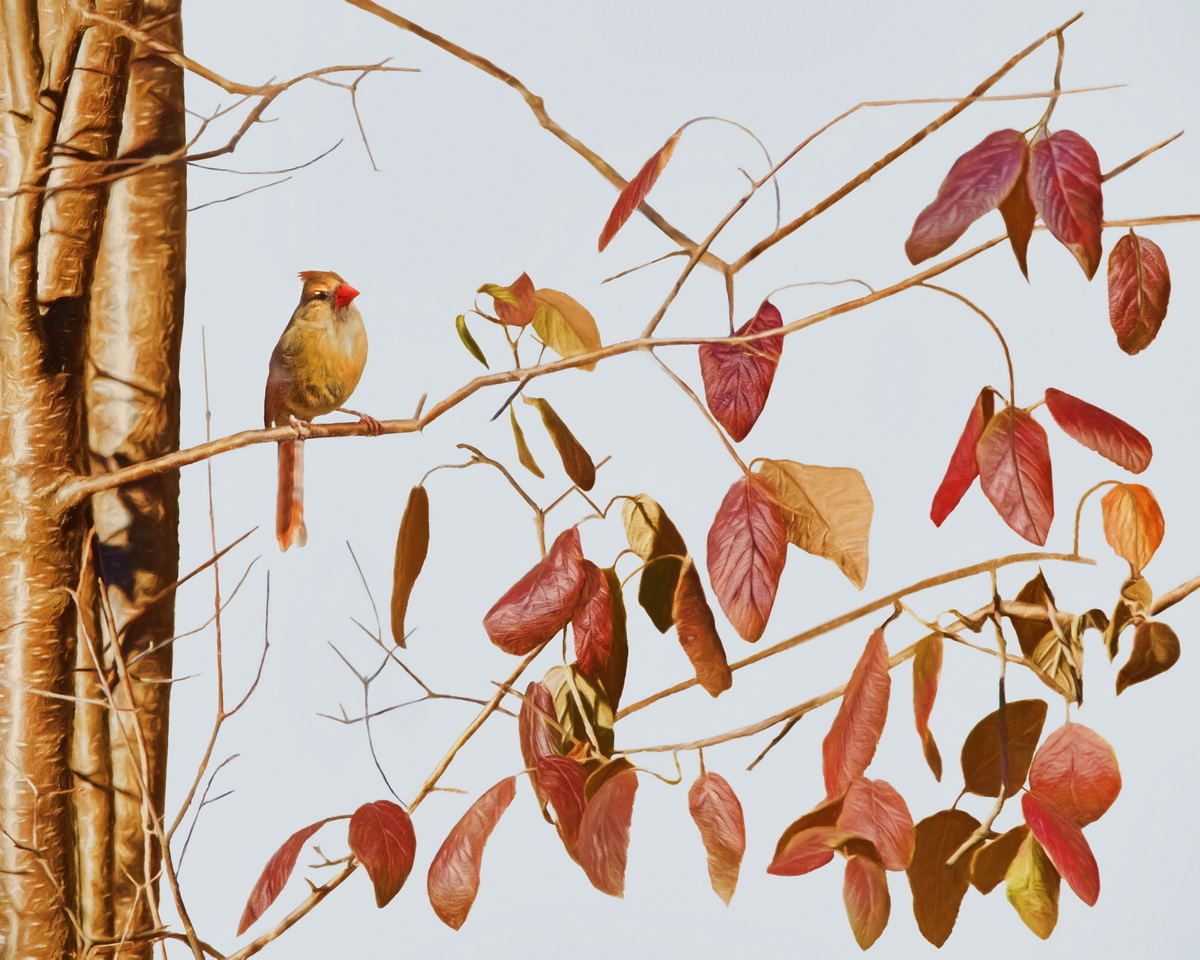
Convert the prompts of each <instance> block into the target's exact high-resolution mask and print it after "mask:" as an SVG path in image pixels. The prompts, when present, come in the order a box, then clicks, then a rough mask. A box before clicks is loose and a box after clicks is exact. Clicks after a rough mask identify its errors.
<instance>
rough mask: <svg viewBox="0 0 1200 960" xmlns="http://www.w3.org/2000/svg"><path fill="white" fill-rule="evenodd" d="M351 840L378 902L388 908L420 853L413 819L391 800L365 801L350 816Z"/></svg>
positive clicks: (354, 851) (351, 847) (376, 902)
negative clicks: (418, 852) (373, 887)
mask: <svg viewBox="0 0 1200 960" xmlns="http://www.w3.org/2000/svg"><path fill="white" fill-rule="evenodd" d="M348 840H349V843H350V850H351V852H352V853H353V854H354V856H356V857H357V858H358V861H359V863H361V864H362V865H363V868H364V869H365V870H366V871H367V876H369V877H370V878H371V883H372V884H374V886H375V905H376V906H379V907H386V906H387V905H388V904H389V903H390V902H391V901H392V898H393V897H394V896H396V894H398V893H399V892H400V888H401V887H402V886H404V881H405V880H407V879H408V875H409V873H410V872H411V871H412V866H413V858H414V857H415V856H416V853H417V835H416V833H414V832H413V826H412V820H410V819H409V817H408V813H407V812H405V810H404V808H403V807H402V806H400V805H399V804H396V803H392V801H391V800H376V801H375V802H374V803H364V804H363V805H362V806H361V807H359V808H358V809H357V810H355V811H354V816H352V817H351V818H350V831H349V837H348Z"/></svg>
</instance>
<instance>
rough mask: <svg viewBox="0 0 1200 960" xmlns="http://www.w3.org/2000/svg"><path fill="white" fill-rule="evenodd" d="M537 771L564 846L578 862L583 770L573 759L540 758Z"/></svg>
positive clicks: (582, 808)
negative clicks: (577, 846)
mask: <svg viewBox="0 0 1200 960" xmlns="http://www.w3.org/2000/svg"><path fill="white" fill-rule="evenodd" d="M535 769H536V771H537V782H538V787H539V789H540V790H542V791H543V792H544V793H545V796H546V799H547V800H549V801H550V806H551V807H553V808H554V815H555V818H556V819H555V821H554V825H555V827H556V828H557V829H558V835H559V837H560V838H561V839H562V842H563V846H564V847H566V848H567V853H569V854H570V855H571V856H572V857H574V858H575V859H577V860H578V859H579V854H578V852H577V850H576V842H577V841H578V839H579V831H580V825H581V824H582V822H583V816H584V799H583V785H584V775H583V768H582V767H580V766H579V764H578V763H576V762H575V761H574V760H572V759H571V758H570V757H559V756H543V757H538V758H537V761H536V764H535Z"/></svg>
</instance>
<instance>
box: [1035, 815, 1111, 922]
mask: <svg viewBox="0 0 1200 960" xmlns="http://www.w3.org/2000/svg"><path fill="white" fill-rule="evenodd" d="M1021 810H1022V811H1023V812H1024V814H1025V822H1026V823H1027V824H1029V829H1030V831H1032V833H1033V835H1034V837H1036V838H1037V842H1038V843H1040V844H1041V845H1042V849H1044V850H1045V851H1046V855H1047V856H1048V857H1049V858H1050V862H1051V863H1053V864H1054V867H1055V869H1056V870H1058V872H1059V873H1060V874H1062V877H1063V879H1064V880H1066V881H1067V883H1069V884H1070V885H1071V889H1072V890H1074V891H1075V896H1077V897H1079V899H1080V900H1082V901H1083V902H1084V903H1086V904H1087V905H1088V906H1089V907H1093V906H1095V905H1096V900H1097V898H1098V897H1099V896H1100V868H1099V867H1098V866H1096V858H1095V857H1094V856H1092V848H1091V847H1089V846H1088V842H1087V840H1085V839H1084V837H1083V831H1082V830H1080V829H1079V827H1078V826H1077V825H1076V824H1075V823H1074V822H1073V821H1072V820H1071V818H1070V817H1068V816H1067V815H1066V814H1065V813H1063V811H1062V810H1060V809H1059V808H1058V807H1057V806H1056V805H1055V803H1054V801H1053V800H1050V799H1048V798H1046V797H1043V796H1041V795H1040V794H1037V793H1033V792H1026V793H1023V794H1021Z"/></svg>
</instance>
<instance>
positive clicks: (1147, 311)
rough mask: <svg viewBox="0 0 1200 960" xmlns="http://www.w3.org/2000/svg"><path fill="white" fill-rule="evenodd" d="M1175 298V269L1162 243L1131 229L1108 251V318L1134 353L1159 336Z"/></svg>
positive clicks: (1119, 339) (1121, 341) (1119, 342)
mask: <svg viewBox="0 0 1200 960" xmlns="http://www.w3.org/2000/svg"><path fill="white" fill-rule="evenodd" d="M1170 299H1171V273H1170V271H1169V270H1168V269H1167V258H1166V257H1165V256H1163V252H1162V250H1160V249H1159V248H1158V245H1157V244H1156V243H1154V242H1153V241H1151V240H1147V239H1146V238H1145V237H1139V236H1138V235H1137V234H1135V233H1134V232H1133V230H1132V228H1131V229H1130V231H1129V233H1128V234H1126V235H1125V236H1123V237H1122V238H1121V239H1120V240H1118V241H1117V243H1116V245H1115V246H1114V247H1113V249H1112V253H1110V254H1109V255H1108V321H1109V323H1111V324H1112V328H1113V331H1114V332H1115V333H1116V335H1117V346H1119V347H1120V348H1121V349H1122V350H1124V351H1125V352H1126V353H1128V354H1129V355H1130V356H1132V355H1133V354H1135V353H1138V352H1139V351H1141V350H1144V349H1146V347H1148V346H1150V344H1151V343H1153V342H1154V338H1155V337H1157V336H1158V331H1159V328H1160V327H1161V326H1162V322H1163V319H1164V318H1165V317H1166V315H1167V301H1168V300H1170Z"/></svg>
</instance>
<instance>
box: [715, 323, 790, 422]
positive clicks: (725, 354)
mask: <svg viewBox="0 0 1200 960" xmlns="http://www.w3.org/2000/svg"><path fill="white" fill-rule="evenodd" d="M782 326H783V318H782V317H780V315H779V311H778V310H776V309H775V307H774V306H772V305H771V303H770V302H769V301H767V300H764V301H763V302H762V306H760V307H759V308H758V313H756V314H755V315H754V316H753V317H751V318H750V319H749V320H747V321H746V322H745V323H744V324H742V325H741V326H740V327H738V329H737V330H735V331H734V332H733V334H732V335H733V336H735V337H747V336H752V335H754V334H756V333H765V332H766V331H768V330H778V329H780V328H781V327H782ZM782 353H783V337H782V336H778V337H764V338H763V339H761V340H754V341H751V342H750V343H702V344H701V345H700V375H701V377H702V378H703V379H704V397H705V399H706V400H707V401H708V409H709V410H711V411H712V414H713V416H714V417H716V418H717V422H719V423H720V424H721V426H723V427H724V428H725V430H726V432H727V433H728V434H729V436H731V437H732V438H733V439H734V441H735V442H737V441H741V440H745V439H746V436H747V434H749V433H750V430H751V428H752V427H753V426H754V424H755V422H756V421H757V420H758V417H759V415H760V414H761V413H762V411H763V407H764V406H766V403H767V395H768V394H769V393H770V392H771V383H772V382H773V381H774V379H775V370H776V368H777V367H778V366H779V357H780V355H781V354H782Z"/></svg>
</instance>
